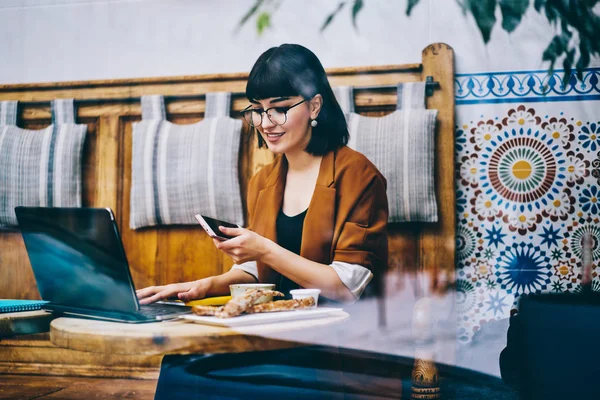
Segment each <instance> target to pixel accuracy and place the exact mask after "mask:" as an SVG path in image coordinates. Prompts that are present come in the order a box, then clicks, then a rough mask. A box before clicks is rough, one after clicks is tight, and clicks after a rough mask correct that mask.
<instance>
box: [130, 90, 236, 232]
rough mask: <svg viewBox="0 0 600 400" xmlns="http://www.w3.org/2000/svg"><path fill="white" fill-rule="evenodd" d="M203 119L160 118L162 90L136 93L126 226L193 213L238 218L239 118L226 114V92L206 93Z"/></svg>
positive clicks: (178, 219) (179, 220)
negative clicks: (138, 106)
mask: <svg viewBox="0 0 600 400" xmlns="http://www.w3.org/2000/svg"><path fill="white" fill-rule="evenodd" d="M206 102H207V106H206V113H205V118H204V120H202V121H200V122H198V123H196V124H192V125H176V124H172V123H170V122H168V121H166V120H165V108H164V101H163V98H162V96H144V97H143V98H142V114H143V115H142V121H141V122H138V123H135V124H134V126H133V160H132V164H133V165H132V187H131V216H130V221H129V226H130V227H131V228H132V229H138V228H141V227H145V226H154V225H170V224H196V223H197V222H196V220H195V218H194V215H195V214H197V213H200V214H203V215H206V216H209V217H213V218H218V219H221V220H224V221H229V222H233V223H236V224H239V225H242V224H243V223H244V213H243V209H242V198H241V193H240V186H239V178H238V156H239V148H240V138H241V128H242V121H241V120H235V119H232V118H230V117H229V107H230V94H229V93H209V94H207V98H206Z"/></svg>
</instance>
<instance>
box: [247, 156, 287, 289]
mask: <svg viewBox="0 0 600 400" xmlns="http://www.w3.org/2000/svg"><path fill="white" fill-rule="evenodd" d="M286 174H287V161H286V160H285V157H281V159H280V160H279V163H278V164H277V166H276V167H275V168H274V169H273V171H272V172H271V174H270V175H269V177H268V179H267V186H266V187H265V188H264V189H263V190H261V191H260V193H259V194H258V199H257V202H256V206H255V210H254V213H255V215H254V224H253V230H254V232H256V233H258V234H259V235H261V236H264V237H266V238H267V239H270V240H272V241H274V242H277V227H276V222H277V214H278V213H279V210H280V209H281V205H282V204H283V191H284V189H285V177H286ZM257 267H258V280H259V282H268V283H279V279H278V277H279V273H278V272H276V271H274V270H273V269H271V268H270V267H268V266H266V265H265V264H263V263H260V262H259V263H257Z"/></svg>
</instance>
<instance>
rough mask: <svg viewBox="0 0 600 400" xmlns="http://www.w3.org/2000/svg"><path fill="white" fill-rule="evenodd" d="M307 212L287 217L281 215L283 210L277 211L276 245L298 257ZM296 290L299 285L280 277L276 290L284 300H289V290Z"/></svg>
mask: <svg viewBox="0 0 600 400" xmlns="http://www.w3.org/2000/svg"><path fill="white" fill-rule="evenodd" d="M307 211H308V209H306V210H304V212H301V213H300V214H298V215H294V216H293V217H288V216H287V215H285V214H284V213H283V210H279V214H278V215H277V221H276V223H275V226H276V229H277V244H279V245H280V246H281V247H283V248H284V249H286V250H289V251H291V252H292V253H296V254H298V255H300V247H301V246H302V228H303V227H304V218H305V217H306V212H307ZM298 288H300V285H298V284H297V283H295V282H294V281H292V280H291V279H288V278H286V277H285V276H283V275H281V279H280V281H279V285H277V289H278V290H279V291H280V292H282V293H283V294H285V297H286V299H289V298H291V296H290V290H292V289H298Z"/></svg>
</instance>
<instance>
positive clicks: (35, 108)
mask: <svg viewBox="0 0 600 400" xmlns="http://www.w3.org/2000/svg"><path fill="white" fill-rule="evenodd" d="M327 72H328V74H329V77H330V82H331V84H332V86H339V85H352V86H355V87H360V86H381V85H395V84H396V83H398V82H414V81H422V80H425V77H427V76H432V77H433V78H434V80H435V81H437V82H439V83H440V89H438V90H436V91H435V92H434V94H433V96H430V97H428V99H427V107H428V108H435V109H438V110H439V114H438V121H437V131H436V149H435V153H436V154H435V162H436V166H435V168H436V172H435V178H436V191H437V199H438V205H439V222H438V223H436V224H417V223H411V224H394V225H391V226H390V232H389V239H390V242H389V245H390V246H389V247H390V268H391V269H393V270H405V271H415V270H427V271H432V272H433V271H436V270H440V269H445V270H452V269H453V268H454V247H455V243H454V241H455V232H454V230H455V218H456V217H455V189H454V55H453V51H452V49H451V48H450V47H449V46H447V45H445V44H432V45H430V46H428V47H427V48H425V49H424V50H423V54H422V61H421V63H417V64H404V65H390V66H375V67H353V68H337V69H330V70H328V71H327ZM247 76H248V74H247V73H238V74H212V75H199V76H182V77H168V78H145V79H127V80H104V81H89V82H61V83H43V84H21V85H3V86H0V100H19V122H18V124H19V126H21V127H23V128H29V129H41V128H43V127H46V126H47V125H49V124H50V104H49V101H50V100H52V99H54V98H74V99H75V103H76V106H77V117H76V121H77V122H78V123H84V124H87V125H88V136H87V140H86V145H85V149H84V157H83V189H84V192H83V205H84V206H89V207H111V208H112V209H113V210H114V212H115V215H116V218H117V221H118V225H119V229H120V232H121V235H122V238H123V244H124V246H125V251H126V253H127V257H128V259H129V263H130V267H131V271H132V275H133V279H134V282H135V284H136V287H138V288H141V287H145V286H148V285H156V284H164V283H170V282H177V281H186V280H192V279H198V278H201V277H205V276H209V275H214V274H219V273H221V272H224V271H226V270H228V269H229V267H230V266H231V265H232V261H231V260H230V259H229V258H228V257H226V256H224V255H222V254H221V253H220V252H219V251H217V250H216V249H215V247H214V246H213V244H212V241H211V240H210V239H209V238H208V236H207V235H206V234H205V233H204V231H203V230H202V229H201V228H200V227H199V226H186V227H181V226H164V227H158V228H150V229H142V230H138V231H132V230H130V229H129V208H130V207H129V200H130V189H131V145H132V140H131V138H132V135H131V131H132V123H133V122H135V121H139V120H140V119H141V117H140V112H141V107H140V102H139V97H140V96H142V95H149V94H163V95H164V96H165V97H166V104H167V119H168V120H169V121H171V122H173V123H177V124H190V123H195V122H197V121H199V120H201V119H202V118H203V115H204V106H205V102H204V100H203V98H202V96H201V95H202V94H205V93H208V92H217V91H229V92H244V90H245V83H246V79H247ZM247 104H248V102H247V100H246V99H245V98H244V97H243V96H236V97H234V100H233V101H232V109H231V116H232V117H234V118H239V111H240V110H242V109H243V108H244V107H245V106H246V105H247ZM355 104H356V112H358V113H360V114H363V115H370V116H381V115H385V114H387V113H389V112H391V111H393V110H394V109H395V104H396V94H395V92H394V91H393V90H373V91H357V93H356V96H355ZM244 129H245V132H244V135H243V139H242V143H241V146H240V183H241V188H242V193H246V190H247V184H248V181H249V179H250V177H251V176H252V175H253V174H254V173H255V172H257V171H258V170H259V169H260V168H261V167H262V166H263V165H265V164H267V163H269V162H270V161H271V160H272V154H271V153H270V152H269V151H268V150H265V149H260V150H259V149H257V146H256V143H255V140H256V139H255V138H254V135H250V134H249V133H248V131H247V127H244ZM65 284H68V283H66V282H65ZM0 297H2V298H38V297H39V294H38V291H37V287H36V284H35V280H34V277H33V273H32V271H31V266H30V263H29V259H28V257H27V253H26V251H25V246H24V244H23V240H22V238H21V234H20V232H19V231H18V230H0Z"/></svg>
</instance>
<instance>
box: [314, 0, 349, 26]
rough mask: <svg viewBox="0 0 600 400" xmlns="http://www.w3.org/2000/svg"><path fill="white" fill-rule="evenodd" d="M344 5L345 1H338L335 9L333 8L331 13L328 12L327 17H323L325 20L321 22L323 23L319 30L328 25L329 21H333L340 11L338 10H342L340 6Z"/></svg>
mask: <svg viewBox="0 0 600 400" xmlns="http://www.w3.org/2000/svg"><path fill="white" fill-rule="evenodd" d="M345 5H346V2H345V1H340V3H339V4H338V5H337V7H336V9H335V10H333V12H332V13H331V14H329V15H328V16H327V18H325V22H323V25H322V26H321V29H320V30H321V32H323V31H324V30H325V28H327V27H328V26H329V24H331V22H332V21H333V19H334V18H335V17H336V16H337V15H338V14H339V13H340V11H342V8H344V6H345Z"/></svg>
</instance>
